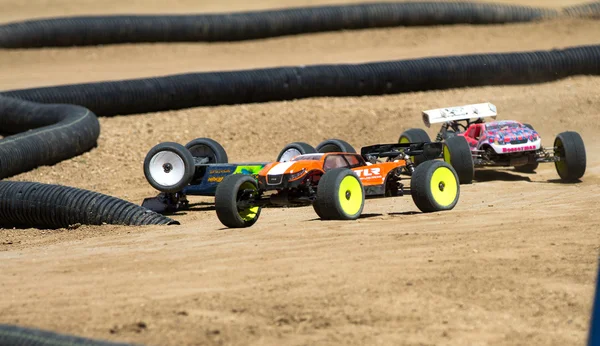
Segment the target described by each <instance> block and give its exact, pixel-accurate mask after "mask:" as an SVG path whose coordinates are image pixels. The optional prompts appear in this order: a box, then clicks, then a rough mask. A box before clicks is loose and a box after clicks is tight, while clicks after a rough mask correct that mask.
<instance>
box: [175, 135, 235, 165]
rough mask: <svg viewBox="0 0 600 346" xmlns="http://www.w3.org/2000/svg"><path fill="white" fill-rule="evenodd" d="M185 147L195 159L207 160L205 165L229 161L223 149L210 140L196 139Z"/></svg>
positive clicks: (217, 143)
mask: <svg viewBox="0 0 600 346" xmlns="http://www.w3.org/2000/svg"><path fill="white" fill-rule="evenodd" d="M185 147H186V148H187V149H188V150H189V151H190V153H192V156H194V157H195V158H208V162H207V163H227V162H228V160H229V159H228V157H227V152H226V151H225V148H223V146H222V145H221V144H219V142H217V141H215V140H213V139H210V138H196V139H194V140H192V141H190V142H189V143H188V144H186V145H185Z"/></svg>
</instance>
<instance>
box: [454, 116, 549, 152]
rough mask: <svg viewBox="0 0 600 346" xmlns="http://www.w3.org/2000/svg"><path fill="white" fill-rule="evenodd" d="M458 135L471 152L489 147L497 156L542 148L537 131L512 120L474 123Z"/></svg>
mask: <svg viewBox="0 0 600 346" xmlns="http://www.w3.org/2000/svg"><path fill="white" fill-rule="evenodd" d="M458 135H459V136H463V137H465V139H466V140H467V142H468V143H469V146H470V147H471V150H472V151H474V150H485V149H486V148H488V147H491V148H492V149H494V152H495V153H496V154H499V155H504V154H512V153H521V152H527V151H532V152H535V151H538V150H540V149H541V146H542V144H541V141H542V140H541V138H540V136H539V134H538V133H537V131H535V130H533V129H532V128H529V127H527V126H525V125H523V124H522V123H520V122H518V121H514V120H502V121H492V122H488V123H474V124H471V125H470V126H469V127H468V128H467V130H466V131H464V132H462V133H459V134H458Z"/></svg>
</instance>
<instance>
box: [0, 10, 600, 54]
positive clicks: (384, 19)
mask: <svg viewBox="0 0 600 346" xmlns="http://www.w3.org/2000/svg"><path fill="white" fill-rule="evenodd" d="M599 7H600V5H599V4H598V3H597V2H595V3H592V4H586V5H577V6H571V7H566V8H564V9H562V10H554V9H544V8H534V7H528V6H513V5H497V4H482V3H472V2H446V3H438V2H416V3H415V2H412V3H406V2H400V3H369V4H356V5H340V6H319V7H308V8H291V9H279V10H268V11H256V12H238V13H225V14H193V15H113V16H86V17H64V18H52V19H38V20H28V21H24V22H17V23H9V24H5V25H0V47H4V48H32V47H59V46H86V45H100V44H116V43H136V42H137V43H140V42H200V41H206V42H215V41H240V40H252V39H259V38H267V37H276V36H284V35H295V34H305V33H312V32H323V31H334V30H349V29H366V28H380V27H394V26H415V25H443V24H497V23H514V22H529V21H534V20H541V19H548V18H556V17H560V16H585V17H598V15H599V14H600V8H599Z"/></svg>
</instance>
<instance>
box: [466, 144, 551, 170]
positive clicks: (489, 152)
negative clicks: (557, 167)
mask: <svg viewBox="0 0 600 346" xmlns="http://www.w3.org/2000/svg"><path fill="white" fill-rule="evenodd" d="M471 154H472V155H473V164H474V165H475V166H477V167H482V166H487V167H493V166H495V167H511V166H523V165H527V164H535V163H536V162H557V161H560V157H559V156H556V155H555V152H554V148H543V147H542V148H540V149H538V150H531V151H521V152H515V153H506V154H498V153H496V152H495V151H494V149H493V148H492V147H486V148H485V149H483V150H472V151H471Z"/></svg>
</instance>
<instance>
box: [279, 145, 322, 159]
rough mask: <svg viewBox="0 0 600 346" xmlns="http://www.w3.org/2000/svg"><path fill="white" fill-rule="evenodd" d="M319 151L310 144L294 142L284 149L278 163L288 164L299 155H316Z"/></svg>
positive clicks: (280, 153)
mask: <svg viewBox="0 0 600 346" xmlns="http://www.w3.org/2000/svg"><path fill="white" fill-rule="evenodd" d="M316 152H317V150H316V149H315V148H314V147H313V146H312V145H310V144H308V143H304V142H294V143H290V144H288V145H286V146H285V147H283V149H282V150H281V152H279V155H277V160H276V161H277V162H288V161H290V160H291V159H293V158H294V157H296V156H298V155H304V154H314V153H316Z"/></svg>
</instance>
